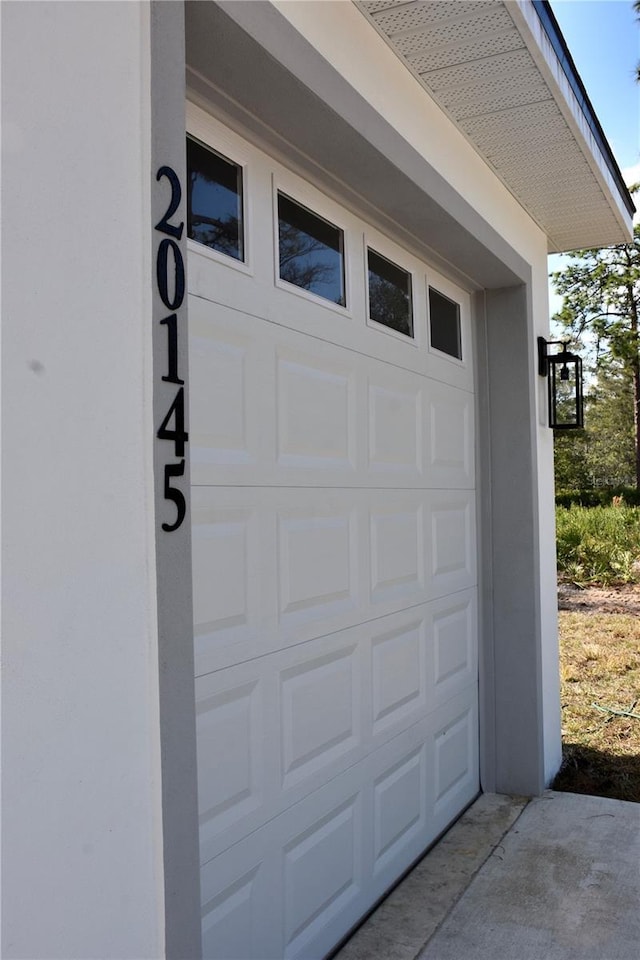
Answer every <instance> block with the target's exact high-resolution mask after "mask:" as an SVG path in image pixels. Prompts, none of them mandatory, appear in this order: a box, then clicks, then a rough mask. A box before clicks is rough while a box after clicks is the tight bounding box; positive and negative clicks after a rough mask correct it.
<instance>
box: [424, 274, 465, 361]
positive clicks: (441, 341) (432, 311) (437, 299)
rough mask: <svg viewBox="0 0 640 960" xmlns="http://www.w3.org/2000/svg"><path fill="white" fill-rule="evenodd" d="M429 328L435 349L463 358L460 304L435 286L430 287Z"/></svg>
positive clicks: (459, 358)
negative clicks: (435, 288) (439, 291)
mask: <svg viewBox="0 0 640 960" xmlns="http://www.w3.org/2000/svg"><path fill="white" fill-rule="evenodd" d="M429 328H430V331H431V346H432V347H433V348H434V349H435V350H440V351H441V352H442V353H447V354H448V355H449V356H450V357H455V358H456V359H458V360H461V359H462V344H461V338H460V306H459V305H458V304H457V303H456V302H455V301H454V300H450V299H449V297H445V296H444V294H442V293H438V291H437V290H434V289H433V287H429Z"/></svg>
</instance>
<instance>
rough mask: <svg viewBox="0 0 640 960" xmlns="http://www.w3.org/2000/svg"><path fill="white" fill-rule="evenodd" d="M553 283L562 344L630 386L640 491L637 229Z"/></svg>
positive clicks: (577, 258)
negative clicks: (589, 350) (588, 346)
mask: <svg viewBox="0 0 640 960" xmlns="http://www.w3.org/2000/svg"><path fill="white" fill-rule="evenodd" d="M638 4H639V5H640V0H638ZM552 278H553V283H554V286H555V288H556V290H557V292H558V293H560V294H562V296H563V298H564V301H563V307H562V310H561V311H560V312H559V313H558V314H556V316H555V317H554V318H553V319H554V320H555V321H556V323H558V324H559V325H560V326H561V327H562V329H563V330H564V332H565V335H566V337H567V339H572V340H574V341H576V342H579V343H583V344H584V343H585V342H589V341H590V342H591V343H592V344H593V349H594V353H595V368H596V371H597V373H598V374H599V375H600V376H604V374H605V372H606V369H607V365H609V369H610V370H612V369H615V370H616V371H617V373H618V375H619V376H620V377H621V378H622V382H623V383H625V382H626V383H628V384H629V387H628V389H629V401H630V405H631V409H632V412H633V449H634V477H635V484H636V487H637V488H638V489H640V331H639V320H640V226H637V227H636V228H635V230H634V236H633V240H632V241H631V242H630V243H623V244H619V245H618V246H615V247H605V248H603V249H599V250H579V251H577V252H576V253H572V254H569V255H568V258H567V263H566V265H565V267H564V268H563V269H562V270H560V271H558V272H557V273H554V274H553V275H552ZM612 365H613V366H612Z"/></svg>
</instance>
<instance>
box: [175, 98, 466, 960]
mask: <svg viewBox="0 0 640 960" xmlns="http://www.w3.org/2000/svg"><path fill="white" fill-rule="evenodd" d="M189 110H191V108H189ZM193 115H194V118H195V120H194V122H195V123H196V127H197V129H196V131H195V133H196V135H197V136H198V139H200V140H201V142H202V143H205V144H206V143H207V142H209V141H208V139H207V137H211V138H213V140H212V142H211V147H212V148H213V149H214V150H220V151H221V152H222V154H223V156H227V155H228V156H229V157H231V158H232V159H234V158H235V160H236V161H238V162H240V161H241V162H242V164H243V178H244V179H243V197H244V200H243V203H244V206H243V229H244V247H243V249H244V252H245V254H246V256H247V263H246V264H245V263H240V262H236V261H233V262H232V263H229V262H225V259H226V260H227V261H228V260H229V259H230V258H228V257H227V258H225V256H224V255H223V254H222V253H219V252H215V251H210V250H208V249H206V248H203V247H201V246H199V245H198V244H195V243H193V242H192V241H190V242H189V291H190V301H189V311H190V313H189V326H190V347H189V349H190V361H189V362H190V370H191V388H190V412H189V417H190V422H189V433H190V440H191V447H192V461H191V477H192V497H191V515H192V523H193V537H192V543H193V608H194V625H195V627H194V629H195V639H194V645H195V647H194V648H195V665H196V680H195V689H196V710H197V718H196V720H197V749H198V789H199V813H200V854H201V870H202V904H203V906H202V911H203V942H204V952H205V956H206V957H211V958H217V960H223V958H227V960H228V958H232V957H243V958H244V960H249V958H253V960H268V958H278V960H282V958H290V960H294V958H298V960H300V958H305V960H312V958H314V957H317V958H318V960H319V958H321V957H324V956H325V955H326V954H327V953H328V952H329V951H330V950H331V949H332V948H333V947H334V946H335V944H336V943H337V942H338V941H339V940H340V938H341V937H342V936H344V935H345V934H346V933H347V932H348V930H349V929H350V928H351V927H352V925H353V924H355V923H356V922H357V921H358V920H359V919H360V918H361V917H362V915H363V914H364V913H366V912H367V911H368V910H369V909H370V908H371V906H372V905H373V904H374V903H375V901H376V900H377V899H378V898H379V897H381V896H382V895H383V894H384V893H385V891H386V890H387V889H388V888H389V886H390V885H391V884H393V883H394V882H395V881H396V880H397V878H398V877H399V875H401V874H402V872H403V871H404V870H406V869H407V868H408V867H409V866H410V865H411V864H412V863H413V862H414V861H415V860H416V858H417V857H419V856H420V855H421V853H422V852H423V851H424V850H425V848H426V847H427V846H428V845H429V844H430V843H431V842H432V841H433V840H434V839H435V838H436V837H437V836H438V835H439V834H440V833H441V832H442V831H443V830H444V828H445V827H446V826H447V825H448V824H449V823H450V822H451V820H452V819H453V818H454V817H455V816H456V815H457V814H458V813H459V812H460V811H461V810H462V809H463V808H464V807H465V806H466V804H467V803H469V802H470V801H471V800H472V799H473V797H474V795H475V793H476V791H477V789H478V693H477V671H478V657H477V612H476V606H477V597H476V532H475V490H474V485H475V449H474V448H475V437H474V417H475V401H474V376H473V338H472V330H471V314H470V298H469V296H468V295H467V294H466V293H465V292H464V291H461V290H459V289H457V288H456V287H454V286H453V285H452V284H451V283H449V281H448V280H447V279H446V278H444V277H442V276H441V275H439V274H436V272H435V271H433V270H432V269H431V267H430V266H428V265H426V264H424V263H422V262H421V261H420V260H419V259H417V258H416V257H415V256H414V255H413V254H412V253H411V252H410V251H408V250H404V249H401V248H400V247H398V246H397V245H396V244H394V243H393V242H392V241H391V240H390V239H388V238H385V237H383V236H381V235H380V234H378V233H377V231H375V230H373V229H372V228H371V227H370V226H369V225H368V224H366V223H365V222H364V221H363V220H361V219H359V218H358V216H357V215H356V214H355V213H354V212H352V211H351V210H348V209H346V208H343V207H342V206H340V205H339V204H338V203H337V202H336V201H335V200H332V199H330V198H328V197H323V196H322V195H321V194H320V193H319V191H317V190H315V188H314V187H313V186H312V185H311V184H308V183H305V182H304V181H303V180H301V178H299V177H297V176H295V175H293V174H292V173H290V172H288V171H286V170H285V169H284V168H283V167H281V166H280V165H279V164H278V163H276V162H275V161H273V160H272V159H271V158H269V157H267V156H266V155H265V154H263V153H261V152H260V151H259V150H258V148H256V147H254V146H252V145H251V144H247V143H244V141H241V140H240V138H239V137H237V136H236V135H235V134H233V133H232V132H230V131H226V132H225V131H224V130H223V129H222V128H221V127H220V125H219V124H217V123H215V122H214V121H211V122H210V121H209V119H208V118H207V117H206V115H205V114H203V113H202V111H197V110H195V111H194V113H193ZM216 131H217V132H218V133H220V135H221V140H220V143H219V144H217V143H216V142H213V141H215V136H216ZM236 147H237V150H236ZM278 190H282V191H284V192H285V194H286V195H287V196H290V197H292V198H293V201H291V202H292V203H293V202H295V203H301V204H304V206H305V207H306V209H307V214H305V216H306V217H307V219H308V220H309V222H316V221H317V222H320V223H321V222H322V221H324V222H325V224H329V225H330V226H331V225H332V224H335V225H337V227H338V228H339V229H338V230H334V232H335V233H338V232H340V231H341V232H340V241H339V244H338V246H339V247H340V250H339V251H338V250H336V251H334V252H333V253H332V254H331V256H332V257H333V260H332V262H333V261H334V260H336V257H337V258H338V259H339V258H340V257H341V256H342V254H344V268H345V274H344V289H345V290H346V303H347V306H346V307H343V306H340V305H338V304H335V303H331V302H329V301H328V300H327V301H324V300H323V299H322V298H321V297H320V296H318V295H315V294H312V293H311V292H307V291H306V290H303V289H301V287H298V286H296V285H295V284H292V283H285V282H284V281H282V280H280V279H279V269H278V249H277V247H278V211H279V209H280V207H279V204H278V201H277V199H276V194H277V191H278ZM214 213H215V211H214ZM369 248H370V249H371V250H374V251H378V250H379V251H380V253H379V254H378V257H379V259H380V262H381V263H382V262H383V261H384V260H385V258H387V257H388V258H389V263H390V264H397V265H398V266H397V270H398V275H401V276H403V277H404V280H403V283H404V286H403V288H402V289H403V290H404V289H406V290H407V291H408V290H409V289H410V290H411V303H412V317H411V318H410V322H409V323H408V324H407V325H405V327H404V328H403V329H405V330H406V331H407V333H410V332H411V324H413V334H414V336H409V335H405V334H403V333H400V332H398V331H397V330H396V329H393V330H391V329H390V327H388V326H385V321H387V320H388V321H389V323H390V325H391V326H393V317H392V316H391V315H387V316H385V315H384V314H382V313H381V314H379V315H378V314H376V322H374V321H372V320H370V318H369V310H368V304H367V284H368V282H369V281H368V269H367V268H368V266H370V263H371V259H370V257H369V254H368V252H367V251H368V250H369ZM332 249H333V248H332ZM409 276H410V278H411V279H410V286H409V281H408V279H407V278H408V277H409ZM302 279H303V278H302V275H301V282H302ZM430 288H433V289H434V290H435V291H437V293H438V294H440V301H442V300H443V298H444V299H445V300H447V299H449V301H451V302H452V303H453V307H452V309H451V310H450V311H449V313H450V314H451V316H450V317H449V320H451V322H453V323H454V324H455V325H456V328H455V330H454V334H455V336H453V338H452V340H451V342H452V343H454V342H455V349H453V352H454V353H455V354H456V356H449V355H448V354H447V352H446V350H447V344H448V341H447V340H446V338H445V339H444V340H442V339H441V343H442V344H443V345H444V347H443V351H438V350H436V349H434V348H432V347H431V339H432V334H433V332H434V331H435V330H436V328H437V324H438V323H441V322H442V317H439V318H438V314H437V310H438V309H440V308H439V307H438V304H439V303H440V301H439V300H438V298H437V296H434V295H432V294H431V293H430V292H429V291H430ZM313 289H317V288H315V287H313ZM443 302H444V301H443ZM434 304H435V306H434ZM456 304H457V305H458V307H459V310H458V308H457V307H456V306H455V305H456ZM376 309H377V308H376ZM431 309H433V310H435V314H434V318H435V319H434V318H430V316H429V311H430V310H431ZM405 313H406V310H405ZM447 316H449V314H447ZM432 319H433V321H434V326H433V327H432V329H430V324H431V320H432ZM458 321H459V331H458V327H457V324H458ZM458 332H459V337H458ZM458 348H459V349H458ZM457 354H460V356H459V357H458V356H457Z"/></svg>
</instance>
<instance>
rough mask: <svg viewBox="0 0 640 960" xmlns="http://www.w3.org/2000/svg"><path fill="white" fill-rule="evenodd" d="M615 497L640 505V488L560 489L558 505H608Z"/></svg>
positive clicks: (557, 495) (557, 494)
mask: <svg viewBox="0 0 640 960" xmlns="http://www.w3.org/2000/svg"><path fill="white" fill-rule="evenodd" d="M614 497H622V499H623V500H624V502H625V504H626V505H627V506H636V507H637V506H640V490H637V489H636V488H635V487H589V488H588V489H584V490H559V491H558V493H556V506H557V507H570V506H572V504H575V505H577V506H580V507H598V506H600V507H608V506H611V503H612V501H613V498H614Z"/></svg>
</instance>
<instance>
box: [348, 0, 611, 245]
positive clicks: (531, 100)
mask: <svg viewBox="0 0 640 960" xmlns="http://www.w3.org/2000/svg"><path fill="white" fill-rule="evenodd" d="M357 5H358V7H359V8H360V10H361V11H362V12H363V13H364V15H365V16H366V17H367V18H368V19H369V20H370V21H371V22H372V23H373V24H374V26H375V27H376V29H377V30H378V32H379V33H380V34H381V35H382V36H383V37H384V39H385V40H386V41H387V42H388V43H389V45H390V46H391V48H392V49H393V50H394V51H395V53H396V54H397V55H398V57H400V59H401V60H402V61H403V62H404V63H405V65H406V66H407V67H408V68H409V70H411V72H412V73H413V74H414V76H416V77H417V79H418V80H419V81H420V83H421V84H422V85H423V86H424V87H425V88H426V89H427V91H428V92H429V93H430V95H431V96H432V97H433V98H434V99H435V100H436V102H437V103H438V104H439V105H440V106H441V107H442V109H443V110H444V111H445V112H446V113H447V114H448V116H449V117H450V118H451V119H452V120H453V121H454V122H455V123H456V125H457V126H458V128H459V129H460V130H461V131H462V133H463V134H464V135H465V137H466V138H467V140H469V141H470V143H471V144H472V145H473V146H474V148H475V149H476V150H477V151H478V153H479V154H480V155H481V156H482V157H483V158H484V159H485V160H486V161H487V163H488V164H489V165H490V166H491V167H492V168H493V170H494V171H495V172H496V174H497V175H498V177H499V178H500V180H501V181H502V182H503V183H504V184H505V186H506V187H507V188H508V189H509V190H510V191H511V193H512V194H513V195H514V196H515V197H516V199H517V200H518V201H519V203H520V204H521V205H522V206H523V207H524V208H525V210H526V211H527V212H528V213H529V215H530V216H531V217H532V218H533V219H534V220H535V221H536V222H537V223H538V224H539V225H540V227H541V228H542V229H543V230H544V231H545V233H546V234H547V237H548V243H549V250H550V251H552V252H555V251H559V250H570V249H575V248H577V247H590V246H607V245H609V244H614V243H621V242H622V241H623V240H625V239H626V237H625V235H624V231H623V228H622V226H621V224H620V221H619V219H618V217H617V216H616V214H615V212H614V209H613V208H612V202H611V200H610V199H609V198H608V197H607V196H606V195H605V192H604V191H603V189H602V187H601V186H600V183H599V182H598V179H597V178H596V176H595V174H594V172H593V169H592V167H591V166H590V164H589V162H588V160H587V157H586V155H585V151H586V150H589V147H588V145H587V144H584V143H583V144H580V143H579V142H578V140H577V139H576V136H575V135H574V133H573V131H572V130H571V128H570V127H569V124H568V123H567V121H566V119H565V117H564V115H563V113H562V111H561V109H560V107H559V105H558V102H557V100H556V99H555V97H554V95H553V93H552V91H551V89H550V87H549V85H548V84H547V82H546V80H545V78H544V77H543V75H542V73H541V71H540V69H539V68H538V66H537V65H536V63H535V61H534V59H533V58H532V56H531V54H530V52H529V50H528V49H527V46H526V44H525V42H524V39H523V37H522V35H521V33H520V31H519V30H518V28H517V27H516V25H515V22H514V20H513V19H512V17H511V15H510V14H509V12H508V9H507V6H506V4H505V2H504V0H473V2H465V0H408V2H407V0H361V2H358V4H357Z"/></svg>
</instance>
